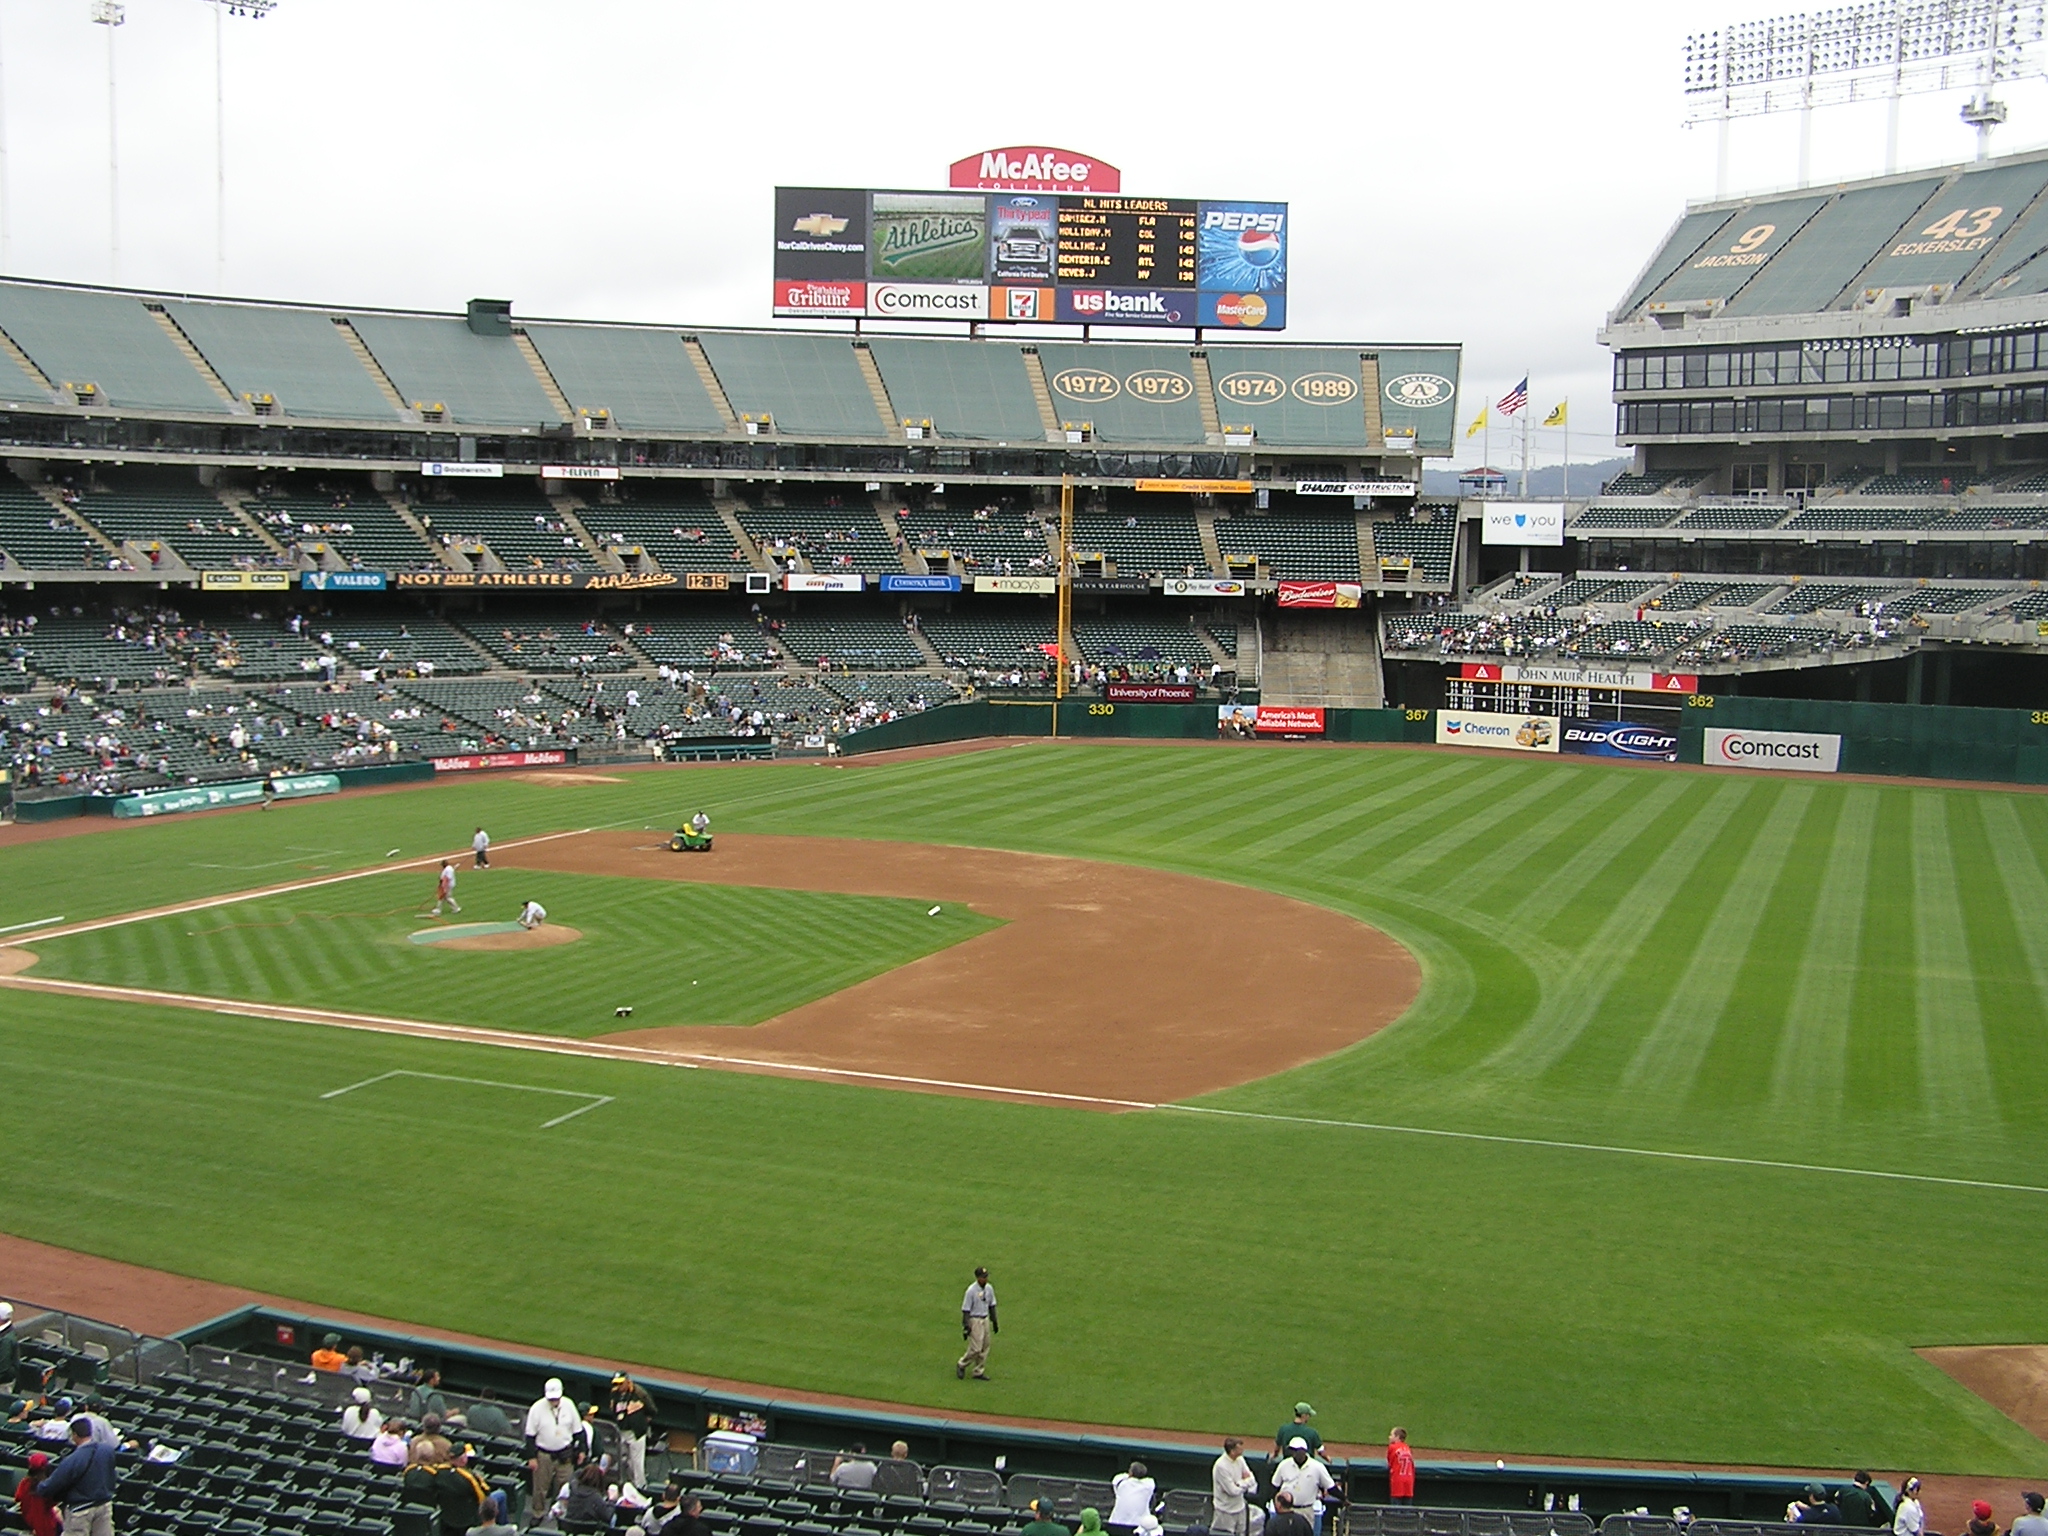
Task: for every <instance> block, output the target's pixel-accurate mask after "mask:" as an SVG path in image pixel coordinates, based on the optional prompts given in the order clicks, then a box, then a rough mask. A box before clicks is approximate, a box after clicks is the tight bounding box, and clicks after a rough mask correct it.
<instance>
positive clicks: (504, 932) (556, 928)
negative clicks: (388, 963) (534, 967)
mask: <svg viewBox="0 0 2048 1536" xmlns="http://www.w3.org/2000/svg"><path fill="white" fill-rule="evenodd" d="M408 937H410V938H411V940H412V941H413V943H415V944H431V945H433V946H434V947H435V948H436V949H549V948H552V947H553V946H554V945H557V944H574V943H575V942H576V941H577V940H578V939H580V938H582V937H583V935H582V933H581V932H580V931H579V930H577V929H574V928H568V927H564V926H563V925H562V924H560V923H542V924H541V925H540V926H539V927H538V928H522V927H520V926H519V925H518V924H517V923H451V924H449V925H448V926H447V927H446V928H422V929H420V930H419V931H418V932H417V933H414V934H410V935H408Z"/></svg>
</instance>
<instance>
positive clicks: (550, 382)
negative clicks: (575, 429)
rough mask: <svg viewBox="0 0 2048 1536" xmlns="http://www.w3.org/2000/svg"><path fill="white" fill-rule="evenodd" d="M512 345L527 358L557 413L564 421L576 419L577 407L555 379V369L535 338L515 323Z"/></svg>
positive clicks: (542, 391)
mask: <svg viewBox="0 0 2048 1536" xmlns="http://www.w3.org/2000/svg"><path fill="white" fill-rule="evenodd" d="M512 345H513V346H515V347H517V348H518V349H519V355H520V356H521V357H523V358H525V359H526V367H527V370H528V371H529V372H531V373H532V374H533V377H534V381H535V382H536V383H538V384H539V385H540V390H541V393H542V394H544V395H546V396H547V397H548V404H549V405H552V406H553V407H554V408H555V414H556V415H557V416H559V417H561V418H562V420H564V421H574V420H575V419H576V408H575V407H574V406H573V405H571V404H570V403H569V397H568V396H567V395H566V394H564V393H563V392H562V386H561V385H560V384H558V383H557V382H556V381H555V373H554V370H553V369H552V368H550V367H548V363H547V359H546V358H544V357H542V356H541V355H540V349H539V348H538V347H536V346H535V345H534V344H533V338H532V337H531V336H529V335H527V334H526V332H525V331H524V330H523V329H521V328H520V327H518V326H516V325H515V326H514V327H513V328H512Z"/></svg>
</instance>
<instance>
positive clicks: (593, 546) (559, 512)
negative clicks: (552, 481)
mask: <svg viewBox="0 0 2048 1536" xmlns="http://www.w3.org/2000/svg"><path fill="white" fill-rule="evenodd" d="M547 498H548V505H549V506H551V507H553V508H554V509H555V516H557V517H559V518H560V519H561V520H562V524H563V526H564V527H566V528H567V529H568V530H569V531H570V532H571V533H573V534H575V535H576V538H577V540H578V541H579V542H580V543H581V544H582V545H583V548H584V550H585V552H586V553H588V554H589V556H590V558H591V559H593V560H595V561H596V562H597V563H598V564H599V565H600V566H601V567H603V568H604V569H605V570H607V571H623V570H624V569H625V568H626V562H625V561H624V560H622V559H620V558H619V557H618V555H616V554H614V553H613V552H612V551H611V550H610V549H609V548H607V547H606V546H605V545H603V544H600V543H598V542H597V540H596V539H594V538H592V537H591V534H590V530H589V529H588V528H586V527H584V526H583V519H582V518H581V517H579V516H578V515H577V514H578V513H580V512H581V511H583V502H582V501H581V500H580V499H579V498H577V497H575V496H572V495H570V494H569V493H568V492H567V491H550V492H548V493H547Z"/></svg>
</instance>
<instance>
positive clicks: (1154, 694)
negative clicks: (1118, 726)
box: [1104, 683, 1195, 704]
mask: <svg viewBox="0 0 2048 1536" xmlns="http://www.w3.org/2000/svg"><path fill="white" fill-rule="evenodd" d="M1106 686H1107V688H1108V692H1107V693H1106V694H1105V695H1104V697H1106V698H1107V699H1108V700H1109V702H1110V703H1112V704H1192V703H1194V702H1195V685H1194V684H1193V683H1110V684H1107V685H1106Z"/></svg>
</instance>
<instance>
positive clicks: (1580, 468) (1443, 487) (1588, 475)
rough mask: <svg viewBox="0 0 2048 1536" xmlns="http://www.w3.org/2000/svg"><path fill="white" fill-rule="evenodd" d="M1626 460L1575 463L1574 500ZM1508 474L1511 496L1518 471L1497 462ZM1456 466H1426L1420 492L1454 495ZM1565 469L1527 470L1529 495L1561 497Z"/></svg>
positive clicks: (1625, 464)
mask: <svg viewBox="0 0 2048 1536" xmlns="http://www.w3.org/2000/svg"><path fill="white" fill-rule="evenodd" d="M1631 462H1633V461H1632V460H1629V459H1601V460H1599V461H1597V462H1594V461H1590V460H1589V461H1588V462H1586V463H1584V464H1574V465H1572V467H1571V487H1570V489H1571V494H1572V496H1573V498H1574V499H1577V498H1578V497H1581V496H1590V495H1592V494H1593V493H1594V492H1595V491H1597V490H1599V489H1600V487H1601V486H1603V485H1605V484H1606V483H1607V482H1608V481H1610V480H1612V479H1613V478H1614V477H1615V476H1616V475H1618V474H1620V473H1621V472H1622V471H1623V470H1625V469H1627V468H1628V467H1629V465H1630V463H1631ZM1494 468H1495V469H1498V470H1500V471H1501V472H1502V473H1503V474H1505V475H1506V476H1507V477H1508V494H1509V495H1514V494H1515V493H1516V492H1518V491H1519V490H1520V489H1521V478H1522V477H1521V474H1520V472H1519V471H1518V470H1516V469H1515V468H1514V466H1512V465H1509V464H1496V465H1494ZM1459 473H1460V472H1459V471H1458V470H1455V469H1425V470H1424V471H1423V472H1422V494H1423V495H1425V496H1455V495H1457V494H1458V475H1459ZM1564 480H1565V471H1564V466H1563V465H1562V464H1546V465H1544V466H1543V467H1542V468H1541V469H1532V470H1530V471H1529V494H1530V495H1531V496H1562V495H1563V494H1564V492H1565V483H1564Z"/></svg>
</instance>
